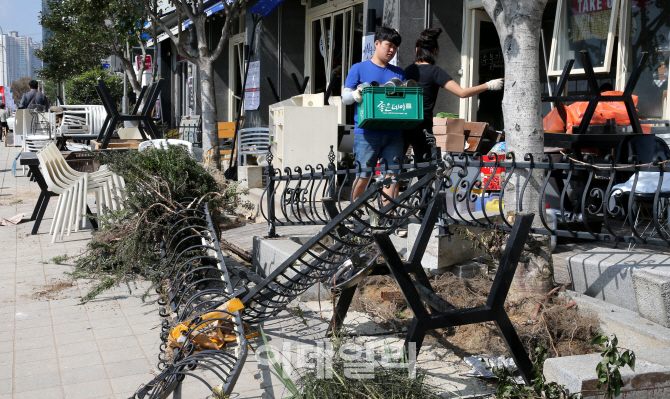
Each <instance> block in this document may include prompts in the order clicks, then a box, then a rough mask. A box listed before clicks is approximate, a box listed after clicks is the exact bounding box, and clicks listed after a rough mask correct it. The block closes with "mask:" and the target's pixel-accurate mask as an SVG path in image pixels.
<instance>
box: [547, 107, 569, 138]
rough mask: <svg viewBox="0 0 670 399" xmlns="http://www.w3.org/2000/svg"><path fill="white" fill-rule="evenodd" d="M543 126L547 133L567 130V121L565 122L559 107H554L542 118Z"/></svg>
mask: <svg viewBox="0 0 670 399" xmlns="http://www.w3.org/2000/svg"><path fill="white" fill-rule="evenodd" d="M542 126H543V127H544V131H545V132H547V133H564V132H565V123H563V119H561V115H560V114H559V113H558V108H554V109H552V110H551V112H550V113H548V114H547V116H545V117H544V119H542Z"/></svg>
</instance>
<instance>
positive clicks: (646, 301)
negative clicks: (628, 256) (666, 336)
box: [633, 269, 670, 327]
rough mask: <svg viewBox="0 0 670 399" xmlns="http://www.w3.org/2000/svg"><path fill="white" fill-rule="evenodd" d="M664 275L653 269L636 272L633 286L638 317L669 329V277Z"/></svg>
mask: <svg viewBox="0 0 670 399" xmlns="http://www.w3.org/2000/svg"><path fill="white" fill-rule="evenodd" d="M664 274H665V273H662V271H661V273H658V272H657V271H656V270H654V269H651V270H647V269H640V270H636V271H635V272H634V273H633V286H634V287H635V299H636V301H637V310H638V312H639V313H640V316H642V317H644V318H646V319H648V320H651V321H653V322H654V323H658V324H660V325H662V326H664V327H670V276H667V275H664Z"/></svg>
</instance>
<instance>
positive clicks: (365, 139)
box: [342, 27, 405, 199]
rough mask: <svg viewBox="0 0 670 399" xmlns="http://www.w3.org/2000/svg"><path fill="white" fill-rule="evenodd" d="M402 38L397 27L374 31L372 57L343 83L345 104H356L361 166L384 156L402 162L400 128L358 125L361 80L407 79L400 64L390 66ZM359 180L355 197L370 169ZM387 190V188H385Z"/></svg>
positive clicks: (356, 146) (356, 138) (357, 150)
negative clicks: (380, 128) (373, 127)
mask: <svg viewBox="0 0 670 399" xmlns="http://www.w3.org/2000/svg"><path fill="white" fill-rule="evenodd" d="M401 41H402V39H401V37H400V34H399V33H398V31H397V30H395V29H391V28H385V27H381V28H379V29H377V31H376V32H375V52H374V54H373V56H372V58H371V59H370V60H368V61H363V62H359V63H358V64H354V65H353V66H352V67H351V69H350V70H349V73H348V74H347V80H346V82H345V83H344V93H342V103H343V104H345V105H351V104H353V103H354V102H355V103H356V113H355V114H354V115H355V116H354V122H355V126H354V133H356V135H355V136H354V154H355V155H356V160H357V161H358V162H360V163H361V166H362V167H366V166H367V163H368V162H370V164H371V166H375V165H376V164H377V160H378V159H380V158H384V159H385V160H386V162H387V163H388V164H389V165H392V164H393V163H394V160H395V159H396V158H398V159H399V162H400V163H402V161H403V156H404V154H403V136H402V130H401V129H392V130H377V129H361V128H359V127H358V104H359V103H361V102H363V97H362V95H361V91H362V90H363V88H362V87H358V85H360V84H361V83H368V84H370V83H372V82H373V81H374V82H378V83H379V84H380V85H384V84H385V83H386V82H388V81H389V80H391V79H392V78H399V79H401V80H402V81H405V71H403V70H402V68H398V67H397V66H393V65H390V64H389V62H391V60H392V59H393V57H394V56H395V55H396V53H397V52H398V46H400V42H401ZM360 177H361V178H360V180H359V181H358V184H356V187H354V192H353V198H354V199H356V198H357V197H358V196H359V195H361V194H362V193H363V191H365V188H366V186H367V184H368V181H369V180H370V172H361V175H360ZM395 186H396V192H391V189H390V188H389V189H388V191H389V192H387V193H386V194H387V195H392V196H393V197H395V196H397V194H398V192H397V186H398V185H397V184H396V185H395ZM385 191H386V190H385Z"/></svg>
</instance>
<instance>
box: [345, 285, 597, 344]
mask: <svg viewBox="0 0 670 399" xmlns="http://www.w3.org/2000/svg"><path fill="white" fill-rule="evenodd" d="M492 283H493V276H492V275H489V276H480V277H476V278H473V279H459V278H457V277H456V276H454V275H453V274H451V273H445V274H443V275H440V276H436V277H432V278H431V284H432V285H433V288H434V289H435V291H436V292H437V294H438V295H440V297H442V298H444V299H445V300H447V301H449V302H450V303H451V304H453V305H454V306H456V307H458V308H471V307H476V306H482V305H484V304H485V303H486V298H487V296H488V293H489V291H490V289H491V285H492ZM394 290H399V287H398V285H397V283H396V282H395V281H394V280H393V279H392V278H391V277H388V276H374V277H371V278H368V279H367V280H366V281H365V283H364V284H363V285H362V286H361V287H360V289H359V290H357V292H356V295H355V297H354V300H353V302H352V308H353V309H354V310H358V311H364V312H368V313H370V314H371V315H373V316H374V317H375V318H376V321H377V322H381V323H382V324H384V326H385V327H386V328H390V329H392V330H395V331H406V328H407V327H408V326H409V321H410V319H411V317H412V312H411V310H409V309H408V307H407V304H406V302H405V300H404V299H392V300H389V301H383V300H382V299H381V293H382V292H385V291H394ZM564 290H565V287H562V288H560V289H557V290H556V291H555V292H553V293H552V294H551V295H549V296H548V297H546V296H545V295H536V294H524V295H523V296H520V295H519V296H518V298H517V299H515V300H508V301H507V302H506V303H505V310H506V311H507V314H508V315H509V317H510V319H511V321H512V323H513V324H514V328H515V329H516V331H517V334H518V335H519V338H520V339H521V341H522V342H523V344H524V346H525V348H526V351H527V352H528V353H529V354H531V356H532V354H533V353H534V352H535V348H537V347H538V346H540V345H544V346H545V347H546V348H547V350H548V354H549V356H550V357H557V356H571V355H581V354H587V353H593V352H594V350H593V349H592V347H591V345H590V344H589V341H590V339H591V338H592V337H593V336H594V335H595V334H596V332H597V331H598V324H599V323H598V320H597V319H596V318H595V317H593V316H590V315H584V314H582V313H580V312H579V310H578V309H577V307H576V306H574V305H572V306H570V305H571V304H568V303H566V301H565V299H564V296H562V295H560V292H561V291H564ZM538 308H539V309H538ZM426 342H435V343H440V344H442V345H444V346H446V347H447V348H449V349H452V350H453V351H454V352H455V353H456V354H457V355H459V356H471V355H477V354H481V353H492V354H508V351H507V348H506V347H505V343H504V342H503V340H502V337H501V336H500V334H499V332H498V329H497V327H496V326H495V324H494V323H493V322H487V323H479V324H470V325H466V326H461V327H453V328H447V329H441V330H434V331H431V332H430V333H429V336H427V337H426Z"/></svg>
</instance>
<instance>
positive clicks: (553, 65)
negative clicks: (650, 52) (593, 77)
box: [549, 0, 619, 76]
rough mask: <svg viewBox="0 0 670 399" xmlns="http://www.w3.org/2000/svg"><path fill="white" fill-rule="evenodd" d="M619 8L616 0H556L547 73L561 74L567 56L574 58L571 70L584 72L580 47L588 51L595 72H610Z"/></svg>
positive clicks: (567, 58)
mask: <svg viewBox="0 0 670 399" xmlns="http://www.w3.org/2000/svg"><path fill="white" fill-rule="evenodd" d="M618 9H619V1H618V0H559V3H558V10H559V12H558V13H557V18H558V21H557V23H556V25H555V26H554V36H553V41H552V49H551V57H550V60H549V65H550V68H549V69H550V70H549V74H550V75H554V76H556V75H560V74H561V72H562V70H563V67H564V66H565V62H566V61H567V60H569V59H574V60H575V64H574V66H573V69H572V71H573V73H583V72H584V71H583V68H584V67H583V65H582V61H581V58H580V56H579V52H580V51H582V50H586V51H588V52H589V55H590V56H591V61H592V63H593V68H594V70H595V72H609V69H610V66H611V60H612V50H613V47H614V37H615V28H616V22H617V16H618V14H619V13H618V12H617V10H618Z"/></svg>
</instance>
